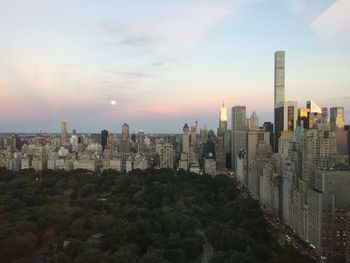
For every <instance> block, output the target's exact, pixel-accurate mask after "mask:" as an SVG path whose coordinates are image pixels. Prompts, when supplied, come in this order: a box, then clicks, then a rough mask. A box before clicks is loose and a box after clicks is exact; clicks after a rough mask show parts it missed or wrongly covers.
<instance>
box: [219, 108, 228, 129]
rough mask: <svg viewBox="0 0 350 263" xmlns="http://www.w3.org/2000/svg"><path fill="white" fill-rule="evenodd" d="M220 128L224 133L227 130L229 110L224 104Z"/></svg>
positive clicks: (220, 117) (221, 111)
mask: <svg viewBox="0 0 350 263" xmlns="http://www.w3.org/2000/svg"><path fill="white" fill-rule="evenodd" d="M219 128H222V129H223V131H226V130H227V109H226V107H225V105H224V104H222V107H221V108H220V115H219Z"/></svg>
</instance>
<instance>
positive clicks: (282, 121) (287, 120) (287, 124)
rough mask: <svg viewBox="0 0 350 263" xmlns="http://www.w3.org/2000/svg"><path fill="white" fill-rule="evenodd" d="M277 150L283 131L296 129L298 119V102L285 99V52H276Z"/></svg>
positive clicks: (275, 145)
mask: <svg viewBox="0 0 350 263" xmlns="http://www.w3.org/2000/svg"><path fill="white" fill-rule="evenodd" d="M274 99H275V100H274V101H275V107H274V108H275V126H274V127H275V143H274V148H275V152H277V151H278V139H279V137H280V136H281V132H282V131H294V129H295V128H296V126H297V119H298V103H297V102H296V101H285V52H284V51H277V52H275V98H274Z"/></svg>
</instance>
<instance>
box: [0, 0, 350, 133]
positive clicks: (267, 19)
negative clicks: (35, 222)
mask: <svg viewBox="0 0 350 263" xmlns="http://www.w3.org/2000/svg"><path fill="white" fill-rule="evenodd" d="M230 2H231V1H217V2H216V3H211V2H210V1H200V2H199V1H180V2H177V5H176V6H175V4H174V3H173V2H171V1H162V2H159V1H149V2H148V3H147V4H144V3H139V4H138V5H137V6H136V5H133V4H129V3H122V2H121V1H117V2H114V3H111V2H110V3H103V4H102V3H97V2H96V1H84V4H83V2H81V1H75V2H74V3H70V2H69V3H68V2H67V3H66V2H65V1H60V2H58V1H40V0H33V1H5V0H0V7H1V11H0V21H1V23H0V34H2V35H3V36H6V37H5V38H4V39H3V41H2V42H1V43H0V71H1V72H2V74H1V75H0V94H1V96H0V123H1V125H0V132H39V131H40V130H42V131H43V132H58V131H59V123H60V122H61V120H62V119H66V120H67V123H68V132H71V130H72V129H74V128H76V129H77V130H78V132H100V131H101V130H102V129H107V130H110V131H112V132H115V131H117V132H119V131H121V126H122V124H123V123H124V122H127V123H128V124H129V125H130V128H131V131H135V132H136V131H138V130H141V129H142V130H145V131H147V132H156V131H157V132H162V133H166V132H176V133H180V132H181V127H182V126H183V124H184V123H186V122H187V123H189V124H190V122H193V123H194V122H195V120H196V119H198V121H199V127H202V126H203V125H206V126H207V127H208V128H210V129H215V128H216V127H217V110H218V108H219V107H220V105H221V102H222V101H223V100H224V101H225V105H226V107H227V108H228V112H231V111H230V109H231V107H233V106H237V105H244V106H246V107H247V116H250V115H251V113H252V112H253V111H255V112H256V113H257V114H258V116H259V119H260V121H261V122H264V121H273V92H274V90H273V87H274V76H273V66H274V59H273V56H272V54H273V53H274V52H275V51H276V50H285V51H286V80H285V86H286V94H285V95H286V96H285V97H286V100H288V101H290V100H295V101H298V103H299V106H303V107H304V106H305V103H306V101H308V100H310V99H312V100H315V101H316V102H317V103H318V104H319V105H320V106H327V107H328V108H330V107H337V106H343V107H345V120H349V119H350V110H349V109H350V91H349V88H348V83H349V82H350V74H349V72H350V69H349V66H348V65H349V64H350V50H349V49H348V48H347V47H348V44H349V42H350V37H349V35H350V33H349V25H350V19H349V18H347V16H346V14H344V12H345V11H344V10H348V8H350V6H349V2H348V1H344V0H338V1H329V0H324V1H323V0H322V1H318V3H317V4H315V3H313V4H311V3H309V1H303V0H298V1H287V0H286V1H280V2H276V1H268V0H266V1H264V0H261V1H234V3H230ZM82 7H84V8H82ZM276 21H280V23H276ZM347 33H349V34H347ZM252 43H253V44H252ZM257 43H258V44H259V48H257V46H256V44H257ZM229 119H230V116H229ZM347 123H348V121H347ZM261 124H262V123H260V125H261Z"/></svg>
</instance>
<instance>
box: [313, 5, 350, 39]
mask: <svg viewBox="0 0 350 263" xmlns="http://www.w3.org/2000/svg"><path fill="white" fill-rule="evenodd" d="M349 10H350V1H349V0H338V1H336V2H335V3H334V4H333V5H332V6H330V7H329V8H328V9H327V10H326V11H325V12H323V13H322V14H321V15H320V16H319V17H318V18H317V19H316V20H315V21H314V22H313V23H312V25H311V27H312V28H313V29H314V30H315V31H316V32H317V33H318V34H320V35H321V36H322V37H325V38H334V37H337V38H341V39H346V40H350V15H349Z"/></svg>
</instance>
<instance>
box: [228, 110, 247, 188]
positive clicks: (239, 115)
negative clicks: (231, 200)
mask: <svg viewBox="0 0 350 263" xmlns="http://www.w3.org/2000/svg"><path fill="white" fill-rule="evenodd" d="M231 133H232V141H231V147H232V151H231V153H232V162H231V165H232V170H233V171H234V172H235V173H237V159H238V158H239V155H240V156H244V154H243V155H242V153H245V152H246V151H247V135H246V134H247V127H246V107H245V106H235V107H232V132H231ZM243 177H244V178H245V180H246V171H244V176H243ZM244 183H247V182H246V181H245V182H244Z"/></svg>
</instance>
